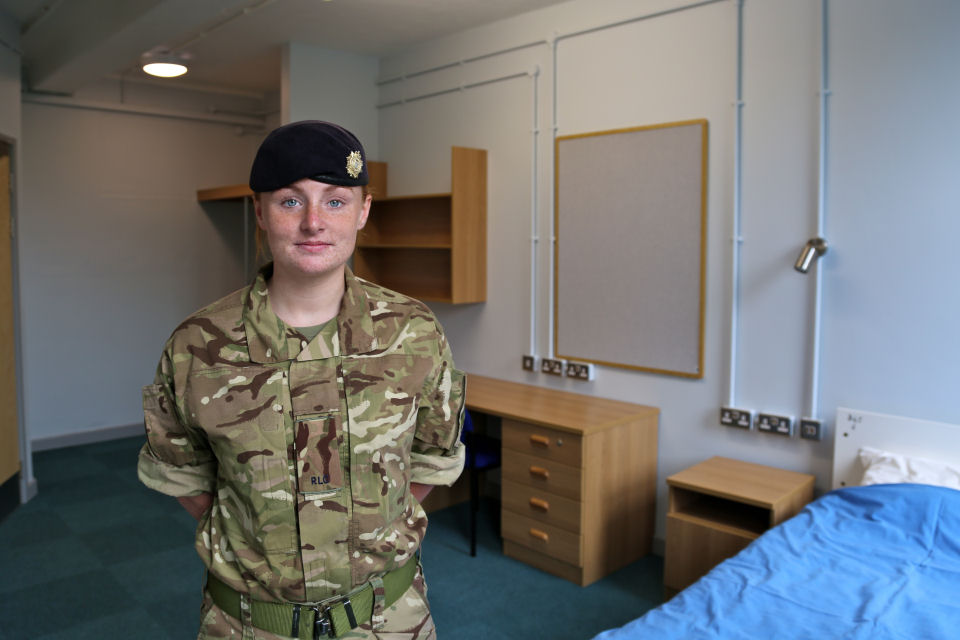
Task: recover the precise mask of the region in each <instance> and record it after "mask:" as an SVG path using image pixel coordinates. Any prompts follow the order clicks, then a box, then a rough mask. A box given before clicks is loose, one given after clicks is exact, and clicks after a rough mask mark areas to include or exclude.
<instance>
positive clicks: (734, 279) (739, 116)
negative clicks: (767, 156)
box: [727, 0, 744, 407]
mask: <svg viewBox="0 0 960 640" xmlns="http://www.w3.org/2000/svg"><path fill="white" fill-rule="evenodd" d="M743 2H744V0H738V1H737V100H736V103H735V104H734V109H735V117H734V124H733V233H732V234H731V237H730V242H731V254H732V255H731V268H730V354H729V356H730V358H729V360H730V362H729V365H730V368H729V370H728V373H727V406H729V407H735V406H737V364H738V355H739V343H740V247H741V245H742V244H743V237H742V236H741V235H740V221H741V211H742V208H743V207H742V200H741V196H742V193H743V190H742V178H743Z"/></svg>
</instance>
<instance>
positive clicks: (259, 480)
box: [139, 121, 464, 640]
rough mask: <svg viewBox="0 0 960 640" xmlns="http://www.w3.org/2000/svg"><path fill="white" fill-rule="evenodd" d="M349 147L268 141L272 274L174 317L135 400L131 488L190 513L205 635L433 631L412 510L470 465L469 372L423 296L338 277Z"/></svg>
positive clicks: (259, 176)
mask: <svg viewBox="0 0 960 640" xmlns="http://www.w3.org/2000/svg"><path fill="white" fill-rule="evenodd" d="M366 185H367V170H366V158H365V156H364V152H363V147H362V146H361V145H360V142H359V141H358V140H357V139H356V138H355V137H354V136H353V134H351V133H350V132H348V131H346V130H345V129H343V128H341V127H338V126H336V125H333V124H330V123H325V122H317V121H308V122H298V123H294V124H290V125H286V126H284V127H280V128H279V129H277V130H275V131H273V132H271V133H270V134H269V135H268V136H267V138H266V139H265V140H264V142H263V144H262V145H261V146H260V149H259V150H258V152H257V156H256V158H255V160H254V163H253V167H252V169H251V174H250V187H251V189H253V191H254V192H255V194H256V195H255V198H254V203H255V209H256V216H257V223H258V225H259V227H260V229H261V230H262V231H263V232H264V233H265V236H266V240H267V244H268V245H269V248H270V252H271V254H272V258H273V262H272V263H270V264H268V265H267V266H265V267H264V268H263V269H262V270H261V271H260V273H259V275H258V276H257V278H256V280H255V282H254V283H253V284H252V285H251V286H249V287H246V288H244V289H241V290H240V291H237V292H235V293H232V294H230V295H228V296H226V297H225V298H223V299H221V300H219V301H217V302H214V303H213V304H211V305H209V306H207V307H205V308H204V309H202V310H200V311H198V312H197V313H195V314H193V315H192V316H190V317H189V318H187V320H185V321H184V322H183V323H182V324H181V325H180V326H179V327H177V329H176V330H175V331H174V333H173V335H172V336H171V338H170V339H169V341H168V342H167V344H166V348H165V349H164V351H163V355H162V357H161V360H160V365H159V367H158V369H157V374H156V378H155V380H154V384H152V385H148V386H147V387H145V389H144V414H145V418H146V420H145V422H146V430H147V443H146V444H145V445H144V447H143V450H142V451H141V453H140V462H139V476H140V479H141V480H142V481H143V482H144V483H145V484H146V485H147V486H149V487H151V488H153V489H156V490H158V491H161V492H163V493H166V494H169V495H171V496H175V497H177V498H178V499H179V500H180V502H181V503H182V504H183V506H184V507H185V508H186V509H187V510H188V511H189V512H190V513H191V514H192V515H194V516H195V517H196V518H197V519H198V526H197V537H196V548H197V551H198V552H199V554H200V557H201V558H202V559H203V562H204V564H205V565H206V567H207V569H208V572H207V573H208V579H207V585H206V590H205V593H204V602H203V610H202V622H201V628H200V634H199V636H198V637H199V638H243V639H247V638H258V639H260V638H263V639H271V640H273V639H277V638H291V637H292V638H319V637H344V638H433V637H435V631H434V627H433V621H432V619H431V617H430V611H429V607H428V604H427V600H426V586H425V584H424V581H423V577H422V574H421V571H420V568H419V563H418V559H417V557H416V552H417V550H418V548H419V546H420V542H421V540H422V538H423V535H424V532H425V530H426V525H427V518H426V515H425V513H424V511H423V509H422V508H421V506H420V501H421V500H422V499H423V497H424V496H425V495H426V494H427V492H428V491H429V489H430V488H431V486H433V485H437V484H451V483H452V482H453V481H454V480H455V479H456V478H457V477H458V476H459V474H460V472H461V470H462V468H463V461H464V455H463V453H464V452H463V447H462V445H461V444H460V442H459V435H460V427H461V424H462V420H463V415H462V414H463V408H462V407H463V393H464V375H463V374H462V373H461V372H460V371H458V370H457V369H455V368H454V365H453V360H452V358H451V354H450V349H449V347H448V345H447V342H446V339H445V338H444V335H443V332H442V329H441V328H440V325H439V324H438V322H437V320H436V318H434V316H433V314H432V313H431V312H430V310H429V309H428V308H427V307H426V306H424V305H423V304H422V303H420V302H418V301H416V300H413V299H411V298H408V297H406V296H403V295H401V294H399V293H396V292H393V291H390V290H388V289H384V288H382V287H379V286H377V285H375V284H372V283H370V282H367V281H364V280H361V279H359V278H357V277H355V276H354V275H353V274H352V273H351V271H350V269H349V268H348V267H347V266H346V263H347V260H348V259H349V257H350V255H351V254H352V252H353V248H354V245H355V243H356V236H357V231H358V230H359V229H360V228H362V227H363V225H364V224H365V222H366V219H367V216H368V215H369V213H370V204H371V196H370V194H369V193H368V191H367V189H366Z"/></svg>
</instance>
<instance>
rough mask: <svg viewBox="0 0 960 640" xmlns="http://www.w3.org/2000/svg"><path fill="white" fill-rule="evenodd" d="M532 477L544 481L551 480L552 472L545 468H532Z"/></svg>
mask: <svg viewBox="0 0 960 640" xmlns="http://www.w3.org/2000/svg"><path fill="white" fill-rule="evenodd" d="M530 475H532V476H537V477H538V478H543V479H544V480H549V479H550V470H549V469H544V468H543V467H530Z"/></svg>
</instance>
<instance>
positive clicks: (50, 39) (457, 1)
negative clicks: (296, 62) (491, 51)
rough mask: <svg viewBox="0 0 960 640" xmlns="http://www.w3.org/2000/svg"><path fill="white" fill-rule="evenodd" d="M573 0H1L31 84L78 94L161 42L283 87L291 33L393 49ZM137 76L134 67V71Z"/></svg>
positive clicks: (222, 80)
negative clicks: (15, 25)
mask: <svg viewBox="0 0 960 640" xmlns="http://www.w3.org/2000/svg"><path fill="white" fill-rule="evenodd" d="M564 1H566V0H0V10H2V11H4V12H6V13H7V14H9V15H10V16H12V17H13V18H14V19H15V20H17V21H19V23H20V25H21V36H20V47H19V48H20V51H21V52H22V60H23V67H24V78H23V84H24V88H25V89H26V90H31V91H48V92H55V93H65V94H70V93H73V92H74V91H76V90H77V89H79V88H80V87H82V86H84V85H85V84H88V83H90V82H93V81H96V80H98V79H100V78H103V77H108V76H114V75H116V74H121V73H123V74H131V75H132V74H142V72H141V71H140V70H139V66H138V65H137V62H138V60H139V58H140V55H141V54H143V53H145V52H147V51H149V50H151V49H154V48H158V47H164V48H168V49H170V50H172V51H175V52H178V53H180V52H182V53H186V54H189V55H191V56H192V58H193V59H192V62H191V64H190V72H189V73H188V74H187V75H186V76H183V77H182V78H178V79H174V80H166V81H165V82H180V83H188V84H202V85H207V86H210V85H212V86H220V87H225V88H233V89H240V90H246V91H254V92H268V91H275V90H278V89H279V88H280V65H281V50H282V46H283V44H284V43H287V42H300V43H304V44H309V45H314V46H317V47H322V48H325V49H334V50H339V51H348V52H353V53H358V54H364V55H376V56H379V55H388V54H392V53H397V52H400V51H404V50H407V49H411V48H414V47H416V46H417V45H418V44H419V43H421V42H424V41H427V40H430V39H432V38H436V37H439V36H442V35H446V34H450V33H456V32H458V31H461V30H464V29H469V28H471V27H475V26H479V25H483V24H487V23H490V22H495V21H497V20H501V19H503V18H508V17H512V16H515V15H519V14H521V13H526V12H528V11H532V10H534V9H539V8H541V7H545V6H548V5H553V4H560V3H561V2H564ZM128 77H129V76H128Z"/></svg>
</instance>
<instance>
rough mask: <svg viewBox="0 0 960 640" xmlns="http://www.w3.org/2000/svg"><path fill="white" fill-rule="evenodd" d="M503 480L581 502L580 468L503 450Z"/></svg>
mask: <svg viewBox="0 0 960 640" xmlns="http://www.w3.org/2000/svg"><path fill="white" fill-rule="evenodd" d="M501 476H502V478H503V480H504V481H505V482H506V481H508V480H509V481H511V482H518V483H522V484H526V485H529V486H530V487H533V488H539V489H541V490H543V491H546V492H548V493H552V494H554V495H558V496H563V497H564V498H569V499H571V500H580V488H581V487H580V485H581V482H580V468H579V467H571V466H570V465H567V464H561V463H559V462H554V461H553V460H544V459H543V458H538V457H536V456H531V455H527V454H524V453H520V452H518V451H512V450H510V449H507V448H506V447H504V448H503V468H502V470H501Z"/></svg>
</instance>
